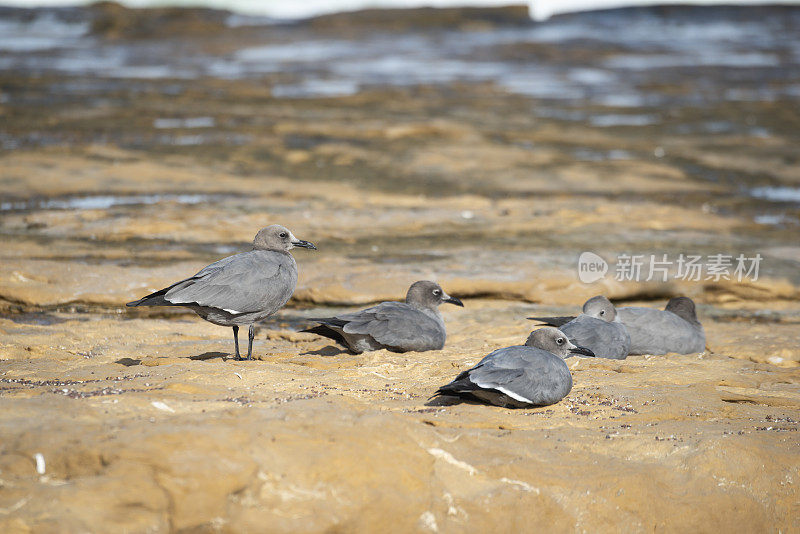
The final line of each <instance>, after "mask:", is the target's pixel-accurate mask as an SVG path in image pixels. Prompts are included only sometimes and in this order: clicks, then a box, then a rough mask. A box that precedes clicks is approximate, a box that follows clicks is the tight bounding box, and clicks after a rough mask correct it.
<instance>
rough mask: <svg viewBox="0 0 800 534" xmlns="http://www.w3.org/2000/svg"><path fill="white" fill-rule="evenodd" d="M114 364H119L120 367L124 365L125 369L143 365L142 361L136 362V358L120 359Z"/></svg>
mask: <svg viewBox="0 0 800 534" xmlns="http://www.w3.org/2000/svg"><path fill="white" fill-rule="evenodd" d="M114 363H118V364H120V365H124V366H125V367H133V366H134V365H139V364H141V363H142V360H136V359H134V358H120V359H119V360H117V361H115V362H114Z"/></svg>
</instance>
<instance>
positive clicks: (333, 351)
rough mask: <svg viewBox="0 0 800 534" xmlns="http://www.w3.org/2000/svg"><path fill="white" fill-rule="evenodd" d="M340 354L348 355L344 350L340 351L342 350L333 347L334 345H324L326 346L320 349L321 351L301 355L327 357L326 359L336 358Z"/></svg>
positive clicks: (310, 351)
mask: <svg viewBox="0 0 800 534" xmlns="http://www.w3.org/2000/svg"><path fill="white" fill-rule="evenodd" d="M340 354H348V352H347V351H346V350H344V349H342V348H339V347H337V346H335V345H326V346H324V347H322V348H321V349H317V350H309V351H307V352H303V353H302V355H303V356H310V355H313V356H327V357H331V356H338V355H340Z"/></svg>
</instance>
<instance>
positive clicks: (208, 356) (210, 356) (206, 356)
mask: <svg viewBox="0 0 800 534" xmlns="http://www.w3.org/2000/svg"><path fill="white" fill-rule="evenodd" d="M216 358H222V361H226V360H233V359H234V357H233V356H231V355H230V354H228V353H226V352H214V351H212V352H204V353H202V354H195V355H194V356H189V359H190V360H195V361H201V362H205V361H208V360H214V359H216Z"/></svg>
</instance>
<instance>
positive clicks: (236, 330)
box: [233, 325, 242, 360]
mask: <svg viewBox="0 0 800 534" xmlns="http://www.w3.org/2000/svg"><path fill="white" fill-rule="evenodd" d="M233 342H234V344H235V345H236V359H237V360H241V359H242V358H241V357H240V356H239V327H238V326H236V325H234V326H233Z"/></svg>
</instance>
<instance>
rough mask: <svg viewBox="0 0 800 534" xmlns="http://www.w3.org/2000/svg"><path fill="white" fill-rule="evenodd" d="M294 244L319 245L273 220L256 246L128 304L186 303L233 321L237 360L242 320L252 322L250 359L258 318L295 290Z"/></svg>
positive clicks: (218, 320)
mask: <svg viewBox="0 0 800 534" xmlns="http://www.w3.org/2000/svg"><path fill="white" fill-rule="evenodd" d="M294 247H303V248H310V249H313V250H316V249H317V247H315V246H314V244H313V243H310V242H308V241H302V240H300V239H297V238H296V237H295V236H294V235H293V234H292V232H290V231H289V230H288V229H286V228H284V227H283V226H281V225H279V224H273V225H271V226H267V227H266V228H262V229H261V230H259V231H258V233H257V234H256V237H255V239H253V250H251V251H249V252H242V253H241V254H234V255H233V256H228V257H227V258H223V259H221V260H219V261H216V262H214V263H212V264H211V265H209V266H208V267H205V268H204V269H202V270H201V271H200V272H198V273H197V274H196V275H194V276H192V277H189V278H187V279H185V280H181V281H180V282H176V283H174V284H172V285H171V286H169V287H165V288H164V289H161V290H160V291H156V292H155V293H151V294H149V295H147V296H146V297H143V298H141V299H139V300H137V301H134V302H129V303H128V304H127V306H184V307H186V308H189V309H191V310H193V311H194V312H195V313H197V315H199V316H200V317H202V318H203V319H205V320H206V321H208V322H210V323H214V324H217V325H220V326H231V327H233V341H234V343H235V345H236V359H237V360H240V359H241V356H240V355H239V326H240V325H250V330H249V332H248V335H247V359H248V360H249V359H251V354H252V352H253V337H254V336H255V328H254V326H253V323H255V322H256V321H260V320H261V319H264V318H265V317H268V316H270V315H272V314H273V313H275V312H276V311H278V310H279V309H280V308H281V307H283V305H284V304H286V302H287V301H288V300H289V298H290V297H291V296H292V293H294V288H295V286H296V285H297V263H295V261H294V258H293V257H292V255H291V254H290V253H289V251H290V250H291V249H293V248H294Z"/></svg>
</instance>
